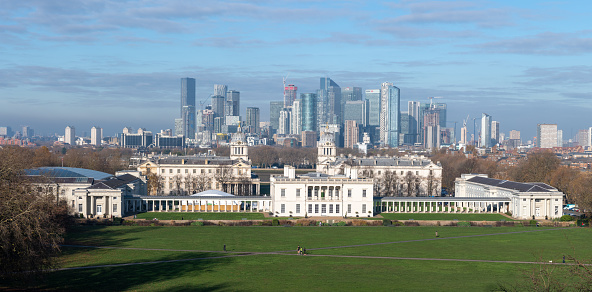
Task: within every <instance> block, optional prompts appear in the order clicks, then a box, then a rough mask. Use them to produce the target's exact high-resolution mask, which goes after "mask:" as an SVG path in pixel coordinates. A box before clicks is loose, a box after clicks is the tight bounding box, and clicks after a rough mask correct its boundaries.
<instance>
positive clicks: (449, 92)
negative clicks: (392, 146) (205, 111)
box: [0, 0, 592, 140]
mask: <svg viewBox="0 0 592 292" xmlns="http://www.w3.org/2000/svg"><path fill="white" fill-rule="evenodd" d="M590 11H592V2H589V1H391V2H386V1H385V2H379V1H376V2H375V1H355V0H352V1H277V0H276V1H265V0H261V1H155V0H154V1H148V0H146V1H144V0H139V1H92V0H89V1H85V0H83V1H68V0H60V1H44V0H37V1H35V0H31V1H9V0H7V1H0V40H1V41H0V126H7V125H8V126H12V127H13V129H14V128H16V129H18V128H19V127H20V126H22V125H30V126H31V127H32V128H34V129H35V130H36V131H37V132H38V133H45V134H49V133H54V132H58V133H62V134H63V129H64V128H65V127H66V126H67V125H73V126H75V127H76V129H77V133H82V132H83V131H86V132H90V128H91V127H92V126H93V125H97V126H100V127H103V128H104V131H105V135H113V134H115V133H116V132H119V131H121V129H122V128H123V127H124V126H131V127H133V128H134V129H136V128H138V127H145V128H147V129H149V130H152V131H159V130H160V129H166V128H173V125H174V119H175V118H176V117H178V116H179V100H180V97H179V96H180V78H182V77H193V78H196V79H197V82H196V83H197V102H198V103H200V102H202V101H204V100H207V98H208V97H209V96H210V94H211V93H213V85H214V84H216V83H217V84H227V85H228V87H229V89H234V90H239V91H240V92H241V113H242V114H243V115H244V112H245V108H246V107H247V106H258V107H260V108H261V112H262V120H268V117H269V101H270V100H281V99H282V94H283V90H282V77H284V76H286V75H288V74H289V77H288V82H289V83H291V84H295V85H296V86H298V88H299V93H306V92H314V91H315V90H316V89H317V87H318V86H319V77H321V76H329V77H331V78H332V79H333V80H335V81H336V82H337V83H338V84H339V85H340V86H341V87H346V86H360V87H362V88H363V89H375V88H379V86H380V84H381V83H382V82H385V81H389V82H393V83H394V84H395V85H396V86H397V87H399V88H400V89H401V96H402V99H401V104H402V108H403V109H405V108H406V104H407V101H409V100H420V101H425V102H428V98H427V97H429V96H442V97H443V98H442V99H441V102H445V103H447V104H448V120H449V121H456V122H458V129H459V130H458V131H460V125H461V124H462V120H463V119H465V118H466V116H467V115H469V116H470V120H472V119H473V118H474V117H480V116H481V113H482V112H485V113H488V114H490V115H491V116H492V117H493V120H496V121H499V122H500V127H501V131H502V132H505V133H506V134H507V133H509V131H510V130H513V129H516V130H520V131H522V136H523V140H527V139H529V138H531V137H532V136H534V135H535V132H536V124H537V123H557V124H558V127H559V129H563V130H564V139H567V138H570V137H571V136H572V135H575V133H576V132H577V130H578V129H584V128H588V127H590V126H592V121H590V114H589V112H590V110H591V109H592V103H591V102H590V98H591V97H592V82H591V81H592V64H591V63H592V62H591V61H592V58H591V53H592V20H591V18H590V13H589V12H590ZM469 124H470V125H472V121H471V122H469ZM449 126H453V123H450V125H449ZM469 131H471V132H472V129H471V128H470V129H469Z"/></svg>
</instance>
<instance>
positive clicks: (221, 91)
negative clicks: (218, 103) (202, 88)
mask: <svg viewBox="0 0 592 292" xmlns="http://www.w3.org/2000/svg"><path fill="white" fill-rule="evenodd" d="M227 91H228V86H226V85H222V84H214V95H218V96H223V97H224V98H226V92H227Z"/></svg>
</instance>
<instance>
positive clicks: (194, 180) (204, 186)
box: [191, 175, 211, 193]
mask: <svg viewBox="0 0 592 292" xmlns="http://www.w3.org/2000/svg"><path fill="white" fill-rule="evenodd" d="M191 185H192V189H193V191H194V193H201V192H203V191H207V190H209V189H210V186H211V179H210V177H209V176H206V175H197V176H192V177H191Z"/></svg>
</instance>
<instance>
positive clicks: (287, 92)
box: [284, 84, 298, 107]
mask: <svg viewBox="0 0 592 292" xmlns="http://www.w3.org/2000/svg"><path fill="white" fill-rule="evenodd" d="M297 92H298V87H297V86H294V84H290V85H287V86H285V87H284V107H289V106H292V104H294V101H295V100H296V98H297V97H298V95H297Z"/></svg>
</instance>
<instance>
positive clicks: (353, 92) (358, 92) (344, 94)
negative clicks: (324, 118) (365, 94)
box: [341, 87, 362, 102]
mask: <svg viewBox="0 0 592 292" xmlns="http://www.w3.org/2000/svg"><path fill="white" fill-rule="evenodd" d="M341 99H342V100H343V102H346V101H356V100H362V87H346V88H343V89H342V90H341Z"/></svg>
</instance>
